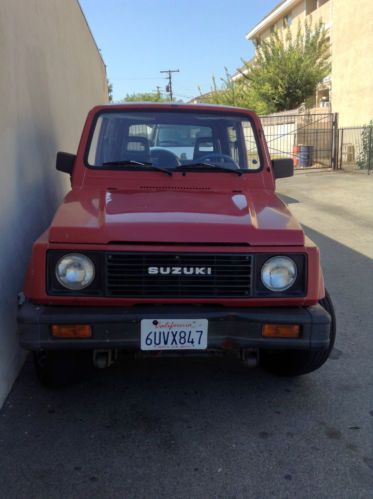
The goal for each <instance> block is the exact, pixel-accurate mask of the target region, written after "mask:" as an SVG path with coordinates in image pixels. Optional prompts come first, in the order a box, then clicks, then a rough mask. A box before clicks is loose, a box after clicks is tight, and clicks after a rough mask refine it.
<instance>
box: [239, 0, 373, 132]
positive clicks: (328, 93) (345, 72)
mask: <svg viewBox="0 0 373 499" xmlns="http://www.w3.org/2000/svg"><path fill="white" fill-rule="evenodd" d="M357 10H358V15H357V12H356V11H357ZM311 18H312V22H313V24H316V23H317V22H318V21H319V20H320V19H321V20H322V22H323V23H324V24H325V27H326V29H327V30H328V33H329V38H330V46H331V66H332V71H331V74H330V75H329V76H327V77H326V78H325V79H324V80H323V82H322V83H320V85H319V86H318V88H317V92H316V96H315V103H314V105H315V108H329V109H330V110H332V111H333V112H338V113H339V120H340V126H353V125H363V124H365V123H367V122H369V121H370V120H371V119H372V118H373V92H372V91H371V89H372V88H373V57H372V54H373V2H372V1H371V0H359V2H356V1H355V0H283V1H282V2H280V3H279V4H278V5H277V6H276V7H275V8H274V9H273V10H272V11H271V12H269V13H268V14H267V15H266V16H265V17H264V18H263V19H262V20H261V21H260V22H259V23H258V24H256V25H255V26H254V27H253V28H252V29H251V30H250V31H249V32H248V34H247V35H246V38H247V39H248V40H251V41H253V43H255V44H258V43H260V40H263V39H265V38H267V37H268V36H270V34H271V32H273V31H274V30H275V29H276V30H278V31H279V32H280V33H281V31H283V30H285V29H286V28H287V27H288V26H289V27H290V30H291V31H292V32H293V33H296V31H297V29H298V26H299V25H301V26H304V22H305V21H306V20H310V19H311ZM362 20H364V21H362Z"/></svg>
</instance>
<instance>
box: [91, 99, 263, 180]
mask: <svg viewBox="0 0 373 499" xmlns="http://www.w3.org/2000/svg"><path fill="white" fill-rule="evenodd" d="M152 112H154V113H166V114H203V115H209V114H211V115H212V116H219V115H220V116H221V117H222V118H224V117H227V118H228V119H229V118H235V119H237V118H241V119H242V120H246V121H249V122H250V124H251V128H252V132H253V135H254V138H255V143H256V147H257V153H258V157H259V163H260V166H259V168H257V169H249V168H237V169H236V171H239V172H241V173H242V174H248V173H249V174H253V173H260V172H262V171H263V169H264V163H265V158H264V154H263V149H262V147H261V145H262V144H261V140H260V137H259V131H258V129H257V127H256V123H255V120H254V119H253V118H252V117H251V116H250V115H249V114H246V113H245V112H244V111H243V112H242V111H241V110H239V109H238V108H237V110H236V109H234V108H232V109H229V110H228V109H224V108H223V109H221V110H220V109H219V110H218V109H211V110H210V109H205V108H204V109H201V110H199V109H196V108H191V109H187V108H185V107H183V108H181V109H177V108H176V109H170V108H169V107H167V108H160V107H157V108H154V107H152V106H149V107H141V108H135V107H132V106H131V107H123V108H118V107H116V108H113V109H110V108H102V109H100V110H99V111H97V112H96V113H95V115H94V117H93V119H92V122H91V125H90V129H89V133H88V136H87V140H86V144H85V148H84V155H83V163H84V166H85V167H86V168H88V169H90V170H94V171H108V170H109V171H110V170H111V171H119V170H122V171H130V172H147V173H154V172H156V170H151V169H149V168H148V167H146V166H140V165H139V166H130V165H128V166H123V167H121V168H118V167H113V166H110V165H106V166H96V165H91V164H90V163H89V162H88V156H89V152H90V148H91V143H92V138H93V135H94V132H95V129H96V125H97V121H98V120H99V118H100V116H102V115H103V114H124V113H131V114H132V113H138V114H147V113H152ZM240 135H241V137H240V140H242V141H243V142H244V147H245V152H246V153H247V148H246V143H245V139H244V137H243V132H242V129H241V134H240ZM183 166H184V167H185V168H183ZM164 168H165V169H168V170H169V171H170V172H172V173H181V174H185V173H215V174H216V173H226V171H225V170H221V172H219V167H211V168H208V167H205V168H204V167H191V168H189V167H188V164H185V165H181V166H179V167H177V168H166V167H164ZM234 171H235V170H233V173H234Z"/></svg>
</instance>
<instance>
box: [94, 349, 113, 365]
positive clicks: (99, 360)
mask: <svg viewBox="0 0 373 499" xmlns="http://www.w3.org/2000/svg"><path fill="white" fill-rule="evenodd" d="M117 358H118V350H94V351H93V365H94V367H97V369H105V368H107V367H110V366H112V365H113V364H114V362H115V361H116V360H117Z"/></svg>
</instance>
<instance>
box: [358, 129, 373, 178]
mask: <svg viewBox="0 0 373 499" xmlns="http://www.w3.org/2000/svg"><path fill="white" fill-rule="evenodd" d="M356 165H357V166H358V167H359V168H360V169H361V170H368V171H369V170H371V169H372V167H373V120H370V122H369V123H368V125H364V126H363V132H362V134H361V149H360V152H359V154H358V157H357V161H356Z"/></svg>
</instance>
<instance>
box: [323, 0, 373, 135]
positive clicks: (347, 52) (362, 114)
mask: <svg viewBox="0 0 373 499" xmlns="http://www.w3.org/2000/svg"><path fill="white" fill-rule="evenodd" d="M332 51H333V55H332V57H333V58H332V92H333V97H332V102H333V111H337V112H338V113H339V125H340V126H342V127H343V126H354V125H358V126H360V125H364V124H365V123H368V122H369V120H371V119H373V91H372V89H373V2H372V0H359V2H358V3H357V2H355V1H354V0H334V1H333V47H332Z"/></svg>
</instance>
